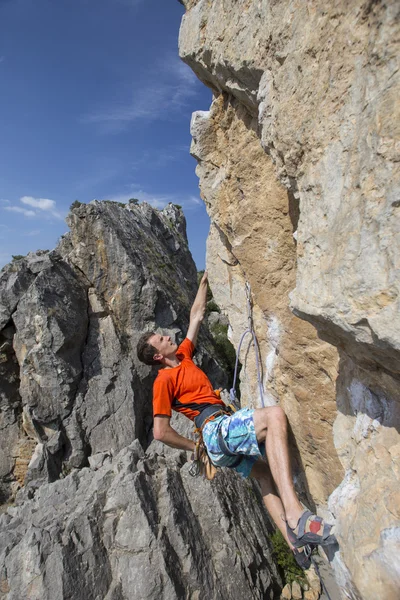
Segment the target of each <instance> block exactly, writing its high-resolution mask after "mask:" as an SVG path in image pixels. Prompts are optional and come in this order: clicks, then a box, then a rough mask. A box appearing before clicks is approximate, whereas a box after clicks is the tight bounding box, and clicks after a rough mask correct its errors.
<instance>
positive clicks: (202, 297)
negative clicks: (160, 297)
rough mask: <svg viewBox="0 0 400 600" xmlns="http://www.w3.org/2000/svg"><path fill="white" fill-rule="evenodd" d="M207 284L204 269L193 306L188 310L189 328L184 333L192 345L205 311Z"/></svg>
mask: <svg viewBox="0 0 400 600" xmlns="http://www.w3.org/2000/svg"><path fill="white" fill-rule="evenodd" d="M207 286H208V277H207V271H205V272H204V275H203V277H202V278H201V281H200V285H199V289H198V290H197V294H196V298H195V299H194V302H193V306H192V308H191V311H190V322H189V329H188V332H187V335H186V337H187V338H189V340H191V341H192V342H193V345H194V346H195V345H196V341H197V334H198V333H199V329H200V325H201V322H202V320H203V319H204V314H205V312H206V304H207Z"/></svg>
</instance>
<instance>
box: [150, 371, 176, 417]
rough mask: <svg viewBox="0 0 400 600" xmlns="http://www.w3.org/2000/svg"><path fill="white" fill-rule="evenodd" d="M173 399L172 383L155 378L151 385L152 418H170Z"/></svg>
mask: <svg viewBox="0 0 400 600" xmlns="http://www.w3.org/2000/svg"><path fill="white" fill-rule="evenodd" d="M173 399H174V391H173V383H172V381H171V380H170V379H168V378H167V377H162V376H161V377H160V375H158V376H157V378H156V380H155V382H154V385H153V416H156V415H166V416H168V417H171V416H172V409H171V406H172V401H173Z"/></svg>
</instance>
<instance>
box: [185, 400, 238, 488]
mask: <svg viewBox="0 0 400 600" xmlns="http://www.w3.org/2000/svg"><path fill="white" fill-rule="evenodd" d="M235 411H236V408H235V407H231V406H230V405H228V406H222V407H221V406H220V405H219V406H215V405H214V406H213V405H210V406H207V408H205V409H204V410H203V411H202V412H201V413H200V414H199V415H197V417H195V419H194V424H195V429H194V433H195V435H196V436H197V441H196V445H195V449H194V452H193V460H192V464H191V466H190V468H189V474H190V475H192V477H198V476H199V475H204V477H205V478H206V479H214V477H215V475H216V473H217V470H218V469H219V467H216V466H215V465H213V463H212V462H211V460H210V457H209V456H208V453H207V448H206V445H205V444H204V440H203V427H204V425H205V424H206V423H208V422H209V421H213V420H214V419H216V418H217V417H220V416H222V415H231V414H233V413H234V412H235ZM218 444H219V446H220V448H221V450H222V452H223V453H224V454H226V455H227V456H232V457H235V460H233V461H232V463H231V464H230V465H229V466H230V467H236V466H237V465H238V464H239V463H240V461H241V460H242V457H241V456H238V455H237V454H234V453H233V452H231V451H230V450H229V448H228V446H227V445H226V443H225V440H224V438H223V436H222V431H221V429H220V430H219V432H218Z"/></svg>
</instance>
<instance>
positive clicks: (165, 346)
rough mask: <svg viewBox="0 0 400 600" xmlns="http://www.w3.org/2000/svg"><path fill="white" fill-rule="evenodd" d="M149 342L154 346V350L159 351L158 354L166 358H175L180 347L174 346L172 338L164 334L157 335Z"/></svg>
mask: <svg viewBox="0 0 400 600" xmlns="http://www.w3.org/2000/svg"><path fill="white" fill-rule="evenodd" d="M148 342H149V344H151V345H152V346H154V348H156V349H157V353H158V354H162V356H163V357H164V358H170V357H171V356H174V355H175V352H176V351H177V349H178V345H177V344H174V342H173V341H172V340H171V336H170V335H165V334H163V333H161V334H160V333H155V334H154V335H152V336H151V338H149V340H148Z"/></svg>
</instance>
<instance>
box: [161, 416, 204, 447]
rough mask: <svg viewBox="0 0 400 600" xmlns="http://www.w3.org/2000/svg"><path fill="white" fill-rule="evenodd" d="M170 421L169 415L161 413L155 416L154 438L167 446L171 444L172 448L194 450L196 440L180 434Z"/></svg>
mask: <svg viewBox="0 0 400 600" xmlns="http://www.w3.org/2000/svg"><path fill="white" fill-rule="evenodd" d="M169 422H170V418H169V417H167V416H163V415H159V416H156V417H154V426H153V434H154V438H155V439H156V440H159V441H160V442H162V443H163V444H166V445H167V446H171V448H178V449H179V450H187V451H188V452H193V451H194V447H195V443H194V441H193V440H189V439H188V438H185V437H183V435H180V434H179V433H178V432H177V431H175V429H173V428H172V427H171V425H170V424H169Z"/></svg>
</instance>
